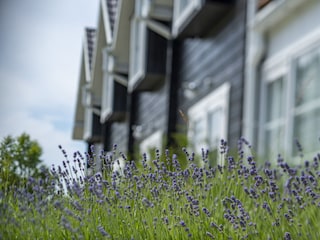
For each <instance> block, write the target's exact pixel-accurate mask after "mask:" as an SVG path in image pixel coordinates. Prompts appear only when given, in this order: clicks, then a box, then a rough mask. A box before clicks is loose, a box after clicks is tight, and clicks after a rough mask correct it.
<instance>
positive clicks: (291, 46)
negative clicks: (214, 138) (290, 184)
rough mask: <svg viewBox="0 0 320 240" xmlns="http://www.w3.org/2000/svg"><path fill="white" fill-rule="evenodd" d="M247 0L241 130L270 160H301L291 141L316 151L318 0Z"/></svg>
mask: <svg viewBox="0 0 320 240" xmlns="http://www.w3.org/2000/svg"><path fill="white" fill-rule="evenodd" d="M248 3H249V4H248V20H247V47H246V48H247V57H246V65H245V72H246V77H245V86H246V88H245V102H244V125H243V128H244V132H243V134H244V135H245V136H247V137H248V138H249V139H250V140H252V142H255V143H257V144H256V146H255V147H256V148H257V149H258V152H259V153H260V154H261V155H263V156H266V157H268V158H269V159H270V160H271V161H272V160H273V159H274V160H275V159H276V155H277V154H278V153H279V152H281V153H282V154H284V155H285V156H287V157H288V158H289V157H290V159H292V160H291V161H295V162H301V160H305V159H301V158H300V157H299V155H300V152H299V146H297V143H296V141H295V140H296V139H297V140H298V141H299V142H300V144H301V145H302V147H303V151H304V153H305V154H306V155H307V156H313V154H315V153H316V151H317V150H318V149H319V136H320V128H319V123H320V91H319V89H320V79H319V78H320V14H319V13H320V2H319V1H317V0H278V1H270V0H269V1H266V0H265V1H249V2H248ZM258 4H260V5H258ZM298 145H299V144H298ZM309 154H311V155H309ZM307 156H305V157H307ZM291 157H293V158H291Z"/></svg>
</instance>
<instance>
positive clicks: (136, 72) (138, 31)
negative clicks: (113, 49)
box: [129, 1, 147, 89]
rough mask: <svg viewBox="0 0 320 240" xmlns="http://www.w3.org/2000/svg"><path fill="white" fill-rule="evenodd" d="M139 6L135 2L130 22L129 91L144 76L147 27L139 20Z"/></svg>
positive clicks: (138, 3)
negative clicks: (133, 14)
mask: <svg viewBox="0 0 320 240" xmlns="http://www.w3.org/2000/svg"><path fill="white" fill-rule="evenodd" d="M140 5H141V2H140V1H136V6H135V16H134V17H133V18H132V20H131V34H130V38H131V41H130V70H129V76H130V81H129V89H133V88H134V85H135V84H136V83H137V82H138V81H139V80H140V79H141V78H143V77H144V75H145V65H146V64H145V61H146V48H147V46H146V37H147V26H146V24H145V22H144V21H141V20H139V17H141V16H140V15H141V11H142V9H141V6H140Z"/></svg>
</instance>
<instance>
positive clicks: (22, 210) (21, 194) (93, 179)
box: [0, 138, 320, 239]
mask: <svg viewBox="0 0 320 240" xmlns="http://www.w3.org/2000/svg"><path fill="white" fill-rule="evenodd" d="M245 148H248V149H249V150H250V145H249V143H248V142H247V141H246V140H245V139H243V138H242V139H240V140H239V146H238V155H237V156H231V155H229V153H228V147H227V143H226V142H225V141H222V142H221V156H222V158H223V159H224V163H225V164H224V166H219V165H218V166H210V164H209V163H210V161H209V160H210V159H208V158H209V157H208V156H209V152H208V151H205V150H203V152H202V155H201V156H200V158H201V162H200V163H198V162H197V161H196V160H195V159H196V157H195V154H194V153H189V152H188V150H187V149H186V148H183V151H182V152H184V155H180V156H177V155H175V154H173V153H170V152H169V151H168V150H166V151H165V152H164V154H163V155H161V154H160V151H158V150H157V151H156V152H155V157H154V158H153V159H147V156H146V155H145V154H144V155H143V156H142V160H141V161H140V163H138V162H134V161H129V160H128V159H127V158H126V156H125V155H124V154H123V153H121V152H120V153H119V152H118V151H117V148H116V146H114V149H113V151H112V152H110V153H105V152H101V153H100V155H99V156H94V155H93V154H88V153H87V154H85V155H84V156H83V155H81V154H80V153H79V152H77V153H75V154H74V155H73V157H72V160H71V159H69V156H68V155H67V153H66V151H65V150H63V149H62V148H61V150H62V152H63V154H64V158H65V159H64V161H63V162H62V165H61V166H52V168H51V174H50V175H47V178H46V179H45V180H41V181H40V180H37V179H33V178H29V179H28V181H27V184H26V186H21V187H17V186H14V187H12V188H11V189H10V191H9V192H7V193H6V194H4V192H1V193H0V214H1V216H2V217H1V218H0V239H319V238H320V232H319V230H318V229H319V227H320V223H319V221H318V219H317V216H318V215H319V213H320V212H319V210H320V199H319V176H320V171H319V161H320V154H317V155H316V156H315V157H314V159H313V160H312V161H306V162H305V163H304V165H303V166H301V167H297V166H293V165H290V164H289V163H288V162H286V161H285V160H284V159H283V158H282V157H281V156H280V155H279V156H278V159H277V165H276V166H273V165H272V164H270V163H269V162H264V163H263V164H260V165H259V164H258V163H257V159H256V157H255V156H253V154H251V153H250V151H249V154H248V151H247V150H245ZM92 150H93V149H92ZM97 159H100V160H101V161H102V167H101V171H99V172H96V173H94V174H93V175H92V176H87V175H86V174H85V173H86V171H85V169H86V164H87V163H88V162H89V163H90V166H94V164H95V162H97ZM120 159H123V160H124V161H125V164H124V166H123V167H120V168H118V169H115V168H114V166H115V163H117V162H118V161H120ZM179 160H180V161H181V160H186V161H187V162H188V164H187V166H186V167H181V166H182V165H181V164H180V161H179ZM30 189H31V190H30Z"/></svg>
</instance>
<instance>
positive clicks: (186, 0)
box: [173, 0, 201, 36]
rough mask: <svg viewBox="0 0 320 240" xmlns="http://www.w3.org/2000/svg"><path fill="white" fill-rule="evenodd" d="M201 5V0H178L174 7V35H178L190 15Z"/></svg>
mask: <svg viewBox="0 0 320 240" xmlns="http://www.w3.org/2000/svg"><path fill="white" fill-rule="evenodd" d="M200 6H201V1H199V0H176V1H174V9H173V35H174V36H177V35H178V34H179V32H180V29H181V27H182V25H183V24H184V23H185V22H186V21H187V20H188V18H190V15H192V13H193V12H194V11H195V10H197V8H199V7H200Z"/></svg>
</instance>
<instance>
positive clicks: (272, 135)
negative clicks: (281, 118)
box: [265, 126, 284, 162]
mask: <svg viewBox="0 0 320 240" xmlns="http://www.w3.org/2000/svg"><path fill="white" fill-rule="evenodd" d="M283 142H284V127H283V126H278V127H275V128H273V129H270V130H266V140H265V153H266V154H265V155H266V157H267V158H268V160H269V161H270V162H274V161H276V159H277V155H278V154H281V155H283V154H284V152H283V151H284V146H283Z"/></svg>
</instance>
